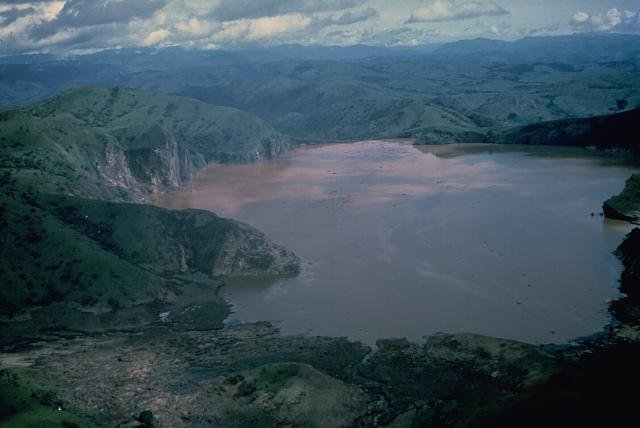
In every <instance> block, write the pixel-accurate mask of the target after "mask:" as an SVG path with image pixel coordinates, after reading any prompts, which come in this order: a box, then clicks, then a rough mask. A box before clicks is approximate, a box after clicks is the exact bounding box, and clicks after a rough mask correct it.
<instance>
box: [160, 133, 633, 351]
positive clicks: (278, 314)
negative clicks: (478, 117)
mask: <svg viewBox="0 0 640 428" xmlns="http://www.w3.org/2000/svg"><path fill="white" fill-rule="evenodd" d="M634 171H635V169H634V168H633V167H632V166H629V165H628V164H626V163H625V162H624V160H622V159H621V158H619V157H615V156H612V155H603V154H597V153H595V152H593V151H589V150H584V149H573V148H572V149H566V148H548V147H537V148H536V147H513V146H491V145H454V146H424V147H418V146H413V145H411V144H410V143H408V142H403V141H363V142H356V143H348V144H346V143H345V144H330V145H319V146H307V147H302V148H298V149H296V150H294V151H292V152H290V153H289V154H287V155H286V156H285V157H283V158H281V159H278V160H274V161H265V162H260V163H257V164H251V165H215V164H214V165H210V166H208V167H207V168H205V169H204V170H203V171H202V172H201V173H200V174H199V175H198V176H197V177H196V178H195V179H193V180H192V181H191V182H190V183H188V185H186V186H184V188H183V189H181V190H180V191H179V192H178V193H175V194H170V195H163V196H161V197H159V198H158V200H157V201H156V203H157V204H158V205H161V206H164V207H169V208H200V209H206V210H210V211H214V212H215V213H217V214H219V215H221V216H225V217H231V218H234V219H237V220H240V221H243V222H246V223H249V224H251V225H253V226H255V227H256V228H258V229H260V230H261V231H263V232H265V233H266V234H267V235H268V236H269V237H270V238H271V239H272V240H274V241H276V242H278V243H280V244H282V245H284V246H286V247H287V248H288V249H290V250H292V251H293V252H295V253H296V254H297V255H298V256H299V257H300V258H301V259H302V260H303V266H302V273H301V274H300V275H299V276H297V277H296V278H287V279H279V280H269V279H266V278H265V279H252V280H228V281H227V283H228V285H227V286H225V287H224V288H223V289H222V290H221V295H222V296H223V297H224V298H226V299H227V300H228V301H229V302H230V303H231V304H232V307H233V311H234V313H233V314H232V316H231V317H230V319H229V320H228V321H229V322H233V321H235V320H239V321H258V320H271V321H276V322H277V324H278V325H279V327H280V328H281V329H282V331H283V333H285V334H294V333H309V334H313V335H329V336H347V337H349V338H351V339H356V340H361V341H363V342H365V343H373V342H375V340H376V339H378V338H388V337H406V338H408V339H410V340H413V341H421V340H422V339H423V338H424V337H426V336H429V335H433V334H436V333H441V332H442V333H456V332H470V333H479V334H484V335H490V336H496V337H501V338H507V339H514V340H520V341H524V342H529V343H535V344H541V343H558V344H561V343H567V342H569V341H571V340H573V339H576V338H578V337H582V336H587V335H591V334H594V333H597V332H599V331H602V329H603V327H604V326H605V325H607V324H608V323H609V322H610V318H609V315H608V311H607V302H608V301H609V300H611V299H615V298H616V297H617V296H618V291H617V286H618V284H617V281H618V278H619V275H620V272H621V264H620V262H619V261H618V260H617V259H616V257H615V256H614V255H613V254H612V252H613V251H614V250H615V248H616V247H617V246H618V245H619V244H620V242H621V241H622V239H623V238H624V236H625V234H626V233H628V232H629V230H630V229H631V227H630V226H629V225H628V224H626V223H624V222H618V221H612V220H607V219H603V218H602V217H601V215H600V213H601V206H602V202H603V201H604V200H606V199H607V198H608V197H610V196H612V195H614V194H617V193H619V192H620V191H621V190H622V188H623V187H624V182H625V180H626V179H627V178H628V177H629V176H630V175H631V173H632V172H634Z"/></svg>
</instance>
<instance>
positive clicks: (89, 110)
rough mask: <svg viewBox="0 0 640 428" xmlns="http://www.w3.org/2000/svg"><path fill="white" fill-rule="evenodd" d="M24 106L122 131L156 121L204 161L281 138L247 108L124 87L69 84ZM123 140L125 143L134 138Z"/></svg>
mask: <svg viewBox="0 0 640 428" xmlns="http://www.w3.org/2000/svg"><path fill="white" fill-rule="evenodd" d="M29 111H30V113H31V114H33V115H34V116H36V117H40V118H47V119H63V120H70V121H72V122H76V123H77V122H80V123H81V124H82V125H84V126H89V127H98V128H103V129H106V130H108V131H119V132H120V133H124V134H125V135H126V136H127V137H131V136H132V135H133V134H134V132H129V133H127V132H126V131H123V130H126V129H131V130H134V131H135V130H137V129H138V128H139V127H140V125H141V124H144V125H148V124H158V125H160V126H162V127H163V128H164V129H166V130H167V131H168V132H169V133H170V134H172V136H173V137H174V138H175V139H176V141H178V142H179V143H180V144H182V145H185V146H186V147H187V148H188V149H189V150H191V151H192V152H196V153H199V154H201V155H202V156H204V159H205V161H213V160H216V161H237V160H243V159H247V158H250V157H251V156H253V155H252V154H253V153H255V152H256V151H259V152H264V150H265V145H266V146H268V145H269V144H270V143H271V142H273V141H277V140H280V139H281V138H282V137H281V136H279V135H278V134H277V133H276V132H275V131H274V130H273V129H272V128H271V127H270V126H269V125H267V124H266V122H264V121H262V120H260V119H258V118H257V117H256V116H254V115H252V114H250V113H246V112H242V111H240V110H237V109H234V108H230V107H218V106H212V105H209V104H205V103H202V102H199V101H197V100H193V99H189V98H184V97H179V96H169V95H162V94H155V93H151V92H143V91H135V90H129V89H119V88H106V87H79V88H74V89H72V90H69V91H66V92H63V93H61V94H60V95H58V96H55V97H53V98H50V99H47V100H45V101H43V102H41V103H38V104H36V105H34V106H33V107H32V108H31V109H29ZM127 134H128V135H127ZM122 140H123V141H122V142H123V143H124V144H128V143H129V142H134V141H135V140H133V139H131V140H129V139H127V138H124V139H122ZM135 144H137V145H139V144H140V142H139V141H135Z"/></svg>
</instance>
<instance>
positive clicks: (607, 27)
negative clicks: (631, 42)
mask: <svg viewBox="0 0 640 428" xmlns="http://www.w3.org/2000/svg"><path fill="white" fill-rule="evenodd" d="M570 24H571V26H572V27H573V28H574V29H576V30H579V31H616V32H625V33H640V11H636V12H633V11H630V10H620V9H618V8H615V7H614V8H611V9H609V10H607V11H606V12H604V13H596V14H591V13H587V12H584V11H580V12H576V13H575V14H574V15H573V17H572V18H571V21H570Z"/></svg>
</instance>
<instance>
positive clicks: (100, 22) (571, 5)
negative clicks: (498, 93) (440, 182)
mask: <svg viewBox="0 0 640 428" xmlns="http://www.w3.org/2000/svg"><path fill="white" fill-rule="evenodd" d="M594 31H595V32H619V33H636V34H640V0H561V1H560V0H495V1H484V0H46V1H25V0H0V55H6V54H15V53H31V52H52V53H57V54H66V53H82V52H91V51H95V50H100V49H105V48H120V47H137V46H146V47H166V46H183V47H188V48H197V49H220V48H232V47H237V46H243V45H275V44H286V43H300V44H322V45H353V44H368V45H379V46H413V45H420V44H429V43H441V42H446V41H453V40H460V39H470V38H476V37H487V38H494V39H503V40H513V39H518V38H522V37H526V36H540V35H560V34H570V33H576V32H594Z"/></svg>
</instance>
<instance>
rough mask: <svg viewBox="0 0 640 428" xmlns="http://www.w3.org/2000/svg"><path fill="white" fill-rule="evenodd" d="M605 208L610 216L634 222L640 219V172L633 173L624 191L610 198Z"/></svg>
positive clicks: (605, 212) (605, 211)
mask: <svg viewBox="0 0 640 428" xmlns="http://www.w3.org/2000/svg"><path fill="white" fill-rule="evenodd" d="M603 210H604V215H606V216H607V217H609V218H615V219H619V220H626V221H632V222H637V221H638V220H640V174H634V175H632V176H631V178H629V180H627V184H626V185H625V187H624V190H623V191H622V193H620V194H619V195H617V196H613V197H611V198H609V199H608V200H607V201H606V202H605V203H604V205H603Z"/></svg>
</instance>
